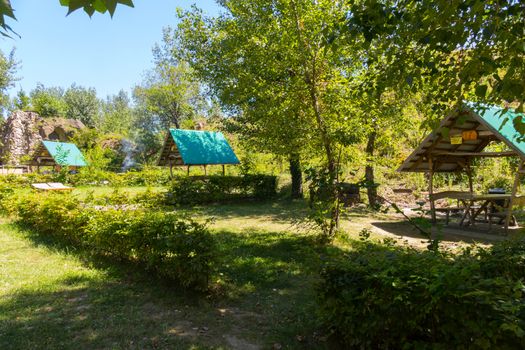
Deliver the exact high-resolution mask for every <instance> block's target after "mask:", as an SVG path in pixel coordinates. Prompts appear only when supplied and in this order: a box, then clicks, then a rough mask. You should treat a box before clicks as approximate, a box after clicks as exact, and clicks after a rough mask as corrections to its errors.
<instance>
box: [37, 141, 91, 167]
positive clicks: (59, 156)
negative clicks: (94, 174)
mask: <svg viewBox="0 0 525 350" xmlns="http://www.w3.org/2000/svg"><path fill="white" fill-rule="evenodd" d="M30 165H36V166H56V165H59V166H70V167H81V166H86V165H87V163H86V161H85V159H84V156H83V155H82V152H80V150H79V149H78V147H77V146H76V145H75V144H73V143H66V142H55V141H42V142H41V143H40V145H38V147H37V149H36V151H35V153H34V155H33V158H32V159H31V162H30Z"/></svg>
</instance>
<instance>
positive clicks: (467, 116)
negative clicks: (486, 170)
mask: <svg viewBox="0 0 525 350" xmlns="http://www.w3.org/2000/svg"><path fill="white" fill-rule="evenodd" d="M523 122H525V116H524V115H523V114H520V113H516V112H515V111H513V110H512V109H503V108H501V107H496V106H489V105H485V104H481V103H475V102H466V103H464V104H463V106H462V107H461V108H458V109H456V110H454V111H452V112H451V113H450V114H449V115H448V116H447V117H445V118H444V119H443V120H442V121H441V124H440V125H439V127H438V128H437V129H436V130H434V131H433V132H432V133H431V134H430V135H428V136H427V137H426V138H425V139H424V140H423V142H421V144H420V145H419V147H418V148H417V149H416V150H414V152H412V154H411V155H410V156H409V157H408V158H407V159H406V160H405V161H404V162H403V164H402V165H401V166H400V167H399V168H398V171H400V172H425V173H428V174H429V194H430V198H431V201H430V203H431V209H432V216H433V218H435V210H434V203H433V200H432V195H433V187H432V177H433V174H434V173H436V172H461V171H465V172H466V173H467V175H468V177H469V187H470V192H471V193H472V192H473V185H472V173H471V169H470V165H471V161H472V159H474V158H482V157H517V158H518V159H519V170H518V172H517V173H516V178H515V181H514V187H513V192H512V197H515V195H516V191H517V187H518V184H519V181H520V177H521V175H522V174H523V173H524V172H525V168H524V162H525V141H524V140H523V138H524V137H523V136H522V134H521V133H520V132H519V130H518V129H519V128H520V127H521V125H522V123H523ZM491 142H501V143H504V144H505V145H506V146H507V148H508V150H507V151H503V152H484V151H483V150H484V149H485V148H486V147H487V146H488V145H489V144H490V143H491ZM510 206H511V207H512V201H511V204H510ZM506 225H507V226H508V219H507V224H506Z"/></svg>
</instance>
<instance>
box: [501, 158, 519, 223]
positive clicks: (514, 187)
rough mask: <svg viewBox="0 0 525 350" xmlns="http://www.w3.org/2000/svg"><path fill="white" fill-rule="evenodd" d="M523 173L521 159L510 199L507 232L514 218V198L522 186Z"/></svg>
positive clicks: (506, 219) (506, 221) (506, 220)
mask: <svg viewBox="0 0 525 350" xmlns="http://www.w3.org/2000/svg"><path fill="white" fill-rule="evenodd" d="M522 173H523V160H521V159H520V166H519V168H518V171H517V172H516V176H515V177H514V185H513V186H512V193H511V195H510V199H509V206H508V209H507V217H506V218H505V232H508V231H509V225H510V219H511V218H512V207H513V206H514V198H515V197H516V194H517V193H518V187H519V185H520V179H521V174H522Z"/></svg>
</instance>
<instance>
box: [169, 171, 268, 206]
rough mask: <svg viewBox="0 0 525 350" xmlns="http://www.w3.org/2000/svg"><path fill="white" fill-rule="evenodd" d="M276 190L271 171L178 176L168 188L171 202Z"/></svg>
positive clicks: (252, 195) (259, 197)
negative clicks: (232, 174) (249, 173)
mask: <svg viewBox="0 0 525 350" xmlns="http://www.w3.org/2000/svg"><path fill="white" fill-rule="evenodd" d="M276 194H277V177H275V176H271V175H243V176H220V175H216V176H202V177H178V178H176V179H175V180H174V181H173V182H172V185H171V188H170V190H169V191H168V196H167V198H168V202H169V203H170V204H203V203H213V202H224V201H233V200H241V199H257V200H264V199H269V198H272V197H274V196H275V195H276Z"/></svg>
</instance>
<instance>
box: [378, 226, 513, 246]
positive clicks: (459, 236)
mask: <svg viewBox="0 0 525 350" xmlns="http://www.w3.org/2000/svg"><path fill="white" fill-rule="evenodd" d="M371 224H372V225H373V226H374V227H376V228H378V229H380V230H382V231H384V232H386V233H389V234H392V235H395V236H398V237H400V238H403V237H410V238H416V239H421V240H425V239H426V237H425V236H424V235H422V234H421V233H420V231H419V230H418V229H416V228H415V227H414V226H413V225H411V224H410V223H409V222H408V221H376V222H372V223H371ZM519 232H521V230H519V229H512V230H511V231H510V233H509V235H508V236H505V235H504V230H503V229H501V228H498V229H493V230H492V231H490V232H488V226H487V225H485V224H482V223H477V224H476V225H475V226H474V227H462V226H459V225H458V224H457V223H450V224H449V225H445V222H438V224H435V225H434V226H433V227H432V233H433V235H437V236H438V237H439V238H440V240H441V241H443V242H464V243H484V244H492V243H495V242H499V241H502V240H505V239H507V238H509V237H513V236H514V235H516V234H518V233H519Z"/></svg>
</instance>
